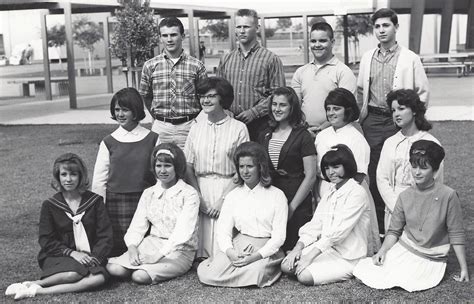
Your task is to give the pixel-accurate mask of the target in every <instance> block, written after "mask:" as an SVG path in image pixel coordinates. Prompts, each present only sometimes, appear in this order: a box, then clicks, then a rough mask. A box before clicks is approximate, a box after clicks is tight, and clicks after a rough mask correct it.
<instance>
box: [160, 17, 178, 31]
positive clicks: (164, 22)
mask: <svg viewBox="0 0 474 304" xmlns="http://www.w3.org/2000/svg"><path fill="white" fill-rule="evenodd" d="M164 26H166V27H173V26H177V27H178V28H179V32H180V34H181V35H184V26H183V23H182V22H181V20H179V19H178V18H176V17H166V18H163V19H161V21H160V24H158V28H159V29H161V28H162V27H164ZM160 34H161V31H160Z"/></svg>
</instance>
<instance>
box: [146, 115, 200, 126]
mask: <svg viewBox="0 0 474 304" xmlns="http://www.w3.org/2000/svg"><path fill="white" fill-rule="evenodd" d="M197 116H198V114H191V115H186V116H181V117H164V116H161V115H157V114H155V119H156V120H159V121H163V122H169V123H170V124H173V125H179V124H182V123H184V122H188V121H191V120H193V119H194V118H196V117H197Z"/></svg>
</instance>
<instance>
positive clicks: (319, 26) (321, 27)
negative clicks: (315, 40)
mask: <svg viewBox="0 0 474 304" xmlns="http://www.w3.org/2000/svg"><path fill="white" fill-rule="evenodd" d="M313 31H323V32H326V33H328V36H329V38H330V39H334V30H333V29H332V26H331V25H329V23H327V22H316V23H315V24H313V25H312V26H311V31H310V33H312V32H313Z"/></svg>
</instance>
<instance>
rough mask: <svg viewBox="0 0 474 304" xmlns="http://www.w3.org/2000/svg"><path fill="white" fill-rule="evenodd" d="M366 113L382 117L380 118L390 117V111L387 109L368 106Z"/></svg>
mask: <svg viewBox="0 0 474 304" xmlns="http://www.w3.org/2000/svg"><path fill="white" fill-rule="evenodd" d="M368 111H369V113H372V114H378V115H382V116H386V117H392V111H390V110H389V109H385V108H379V107H373V106H368Z"/></svg>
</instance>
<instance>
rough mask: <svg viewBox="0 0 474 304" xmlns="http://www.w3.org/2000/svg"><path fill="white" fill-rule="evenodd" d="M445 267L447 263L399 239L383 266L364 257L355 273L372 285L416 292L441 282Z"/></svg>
mask: <svg viewBox="0 0 474 304" xmlns="http://www.w3.org/2000/svg"><path fill="white" fill-rule="evenodd" d="M445 270H446V262H437V261H432V260H428V259H426V258H422V257H420V256H418V255H416V254H414V253H412V252H410V251H409V250H408V249H406V248H405V247H403V246H402V245H401V244H400V243H398V242H397V243H396V244H395V245H393V247H392V248H390V250H389V251H388V252H387V254H386V256H385V261H384V263H383V265H381V266H376V265H374V263H373V261H372V258H366V259H363V260H361V261H360V262H359V263H358V264H357V265H356V267H355V268H354V276H355V277H357V278H358V279H360V280H361V281H362V282H363V283H364V284H365V285H367V286H369V287H372V288H376V289H388V288H392V287H401V288H403V289H405V290H407V291H409V292H413V291H419V290H425V289H429V288H432V287H435V286H436V285H438V284H439V282H441V280H442V279H443V276H444V272H445Z"/></svg>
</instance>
